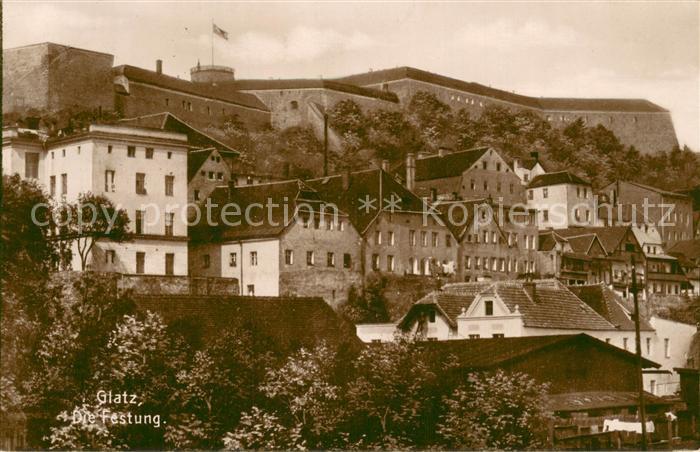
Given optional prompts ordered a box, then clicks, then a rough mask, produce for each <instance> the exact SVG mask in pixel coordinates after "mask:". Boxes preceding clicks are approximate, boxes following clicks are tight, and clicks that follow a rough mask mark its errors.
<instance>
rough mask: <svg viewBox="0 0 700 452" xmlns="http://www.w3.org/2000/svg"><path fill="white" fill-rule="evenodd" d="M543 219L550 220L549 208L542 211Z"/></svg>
mask: <svg viewBox="0 0 700 452" xmlns="http://www.w3.org/2000/svg"><path fill="white" fill-rule="evenodd" d="M542 221H549V210H543V211H542Z"/></svg>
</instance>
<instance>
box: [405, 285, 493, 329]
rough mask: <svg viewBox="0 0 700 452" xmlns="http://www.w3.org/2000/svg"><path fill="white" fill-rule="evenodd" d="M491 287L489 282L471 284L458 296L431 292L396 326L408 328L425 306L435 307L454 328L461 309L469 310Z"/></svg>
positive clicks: (415, 304) (442, 292)
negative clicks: (476, 299) (478, 297)
mask: <svg viewBox="0 0 700 452" xmlns="http://www.w3.org/2000/svg"><path fill="white" fill-rule="evenodd" d="M491 285H492V283H490V282H480V283H471V284H470V286H469V287H467V288H465V289H464V290H462V291H461V292H460V293H459V294H454V293H448V292H444V291H437V292H431V293H429V294H428V295H426V296H425V297H423V298H421V299H420V300H418V301H417V302H416V303H414V305H413V306H412V307H411V309H409V311H408V313H406V315H405V316H403V317H402V318H401V320H399V322H398V325H399V327H401V328H404V327H408V326H410V324H411V322H412V320H413V319H414V318H415V317H416V315H419V314H421V313H422V312H423V310H424V307H425V306H437V308H438V309H439V310H440V311H441V312H442V314H443V315H444V316H445V317H446V318H447V321H448V322H449V323H450V324H451V325H452V326H453V327H454V328H456V327H457V316H458V315H459V314H461V313H462V309H469V306H470V305H471V304H472V301H474V298H475V297H476V296H477V295H478V294H479V293H480V292H482V291H484V290H486V289H488V288H489V287H490V286H491Z"/></svg>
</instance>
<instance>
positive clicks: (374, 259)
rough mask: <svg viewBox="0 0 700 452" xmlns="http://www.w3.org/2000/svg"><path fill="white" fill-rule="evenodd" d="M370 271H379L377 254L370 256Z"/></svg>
mask: <svg viewBox="0 0 700 452" xmlns="http://www.w3.org/2000/svg"><path fill="white" fill-rule="evenodd" d="M372 270H379V254H373V255H372Z"/></svg>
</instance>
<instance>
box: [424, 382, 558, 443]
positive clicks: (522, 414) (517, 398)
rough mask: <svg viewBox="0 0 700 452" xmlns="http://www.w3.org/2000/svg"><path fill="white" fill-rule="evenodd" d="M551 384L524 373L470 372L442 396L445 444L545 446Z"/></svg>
mask: <svg viewBox="0 0 700 452" xmlns="http://www.w3.org/2000/svg"><path fill="white" fill-rule="evenodd" d="M546 392H547V386H546V385H542V384H539V383H537V382H536V381H534V380H533V379H532V378H530V377H528V376H527V375H525V374H521V373H513V374H509V373H506V372H504V371H503V370H497V371H496V372H495V373H485V374H484V373H475V374H471V375H469V379H468V381H467V383H466V384H464V385H461V386H460V387H458V388H457V389H455V390H454V392H453V393H452V394H450V395H449V396H446V397H445V398H444V404H445V406H446V411H445V413H444V414H443V415H442V417H441V420H440V423H439V424H438V433H439V435H440V442H441V443H442V444H440V445H441V446H442V447H445V448H447V449H507V450H513V449H532V448H542V447H545V445H546V443H545V441H546V435H547V415H546V408H545V406H546V405H545V397H546Z"/></svg>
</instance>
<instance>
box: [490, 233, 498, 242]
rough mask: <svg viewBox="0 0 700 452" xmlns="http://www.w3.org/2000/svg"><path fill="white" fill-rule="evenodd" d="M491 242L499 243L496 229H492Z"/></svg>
mask: <svg viewBox="0 0 700 452" xmlns="http://www.w3.org/2000/svg"><path fill="white" fill-rule="evenodd" d="M491 243H498V234H496V232H495V231H491Z"/></svg>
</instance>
